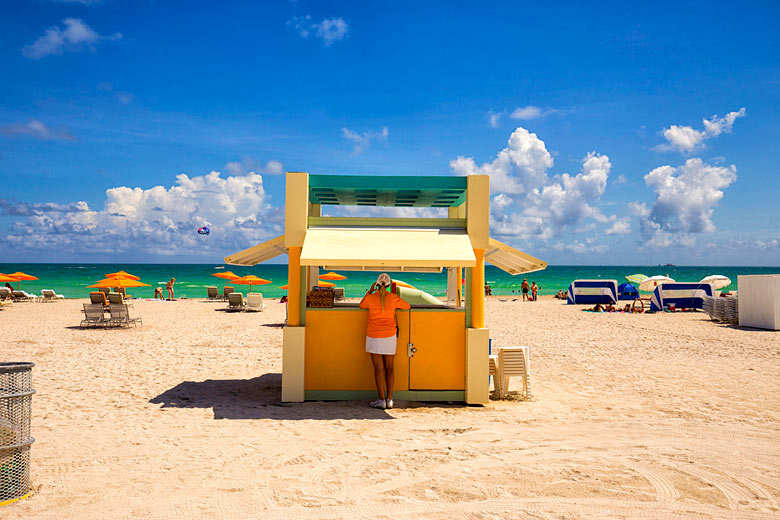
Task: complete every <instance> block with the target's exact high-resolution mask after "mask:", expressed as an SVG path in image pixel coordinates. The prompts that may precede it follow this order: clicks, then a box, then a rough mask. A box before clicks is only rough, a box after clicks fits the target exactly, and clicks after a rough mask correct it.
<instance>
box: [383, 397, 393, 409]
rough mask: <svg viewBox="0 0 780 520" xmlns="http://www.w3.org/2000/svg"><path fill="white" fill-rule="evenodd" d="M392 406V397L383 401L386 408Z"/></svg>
mask: <svg viewBox="0 0 780 520" xmlns="http://www.w3.org/2000/svg"><path fill="white" fill-rule="evenodd" d="M392 407H393V400H392V399H388V400H387V401H385V408H387V409H388V410H389V409H391V408H392Z"/></svg>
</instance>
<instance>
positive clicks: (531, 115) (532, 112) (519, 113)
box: [509, 105, 542, 121]
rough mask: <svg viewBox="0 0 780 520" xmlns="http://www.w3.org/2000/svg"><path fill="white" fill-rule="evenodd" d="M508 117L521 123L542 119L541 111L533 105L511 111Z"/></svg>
mask: <svg viewBox="0 0 780 520" xmlns="http://www.w3.org/2000/svg"><path fill="white" fill-rule="evenodd" d="M509 117H511V118H512V119H520V120H523V121H528V120H531V119H537V118H539V117H542V109H541V108H539V107H535V106H533V105H528V106H527V107H517V108H516V109H514V110H513V111H512V113H511V114H510V116H509Z"/></svg>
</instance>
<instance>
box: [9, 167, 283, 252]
mask: <svg viewBox="0 0 780 520" xmlns="http://www.w3.org/2000/svg"><path fill="white" fill-rule="evenodd" d="M266 199H267V197H266V193H265V189H264V187H263V178H262V176H260V175H258V174H248V175H245V176H240V177H237V176H228V177H222V176H221V174H220V173H219V172H211V173H209V174H207V175H202V176H195V177H189V176H187V175H186V174H180V175H178V176H177V177H176V182H175V183H174V185H173V186H170V187H165V186H155V187H153V188H150V189H143V188H130V187H125V186H122V187H116V188H111V189H108V190H106V200H105V203H104V205H103V209H101V210H92V209H90V208H89V206H88V205H87V203H86V202H77V203H73V204H70V205H67V206H63V207H62V208H58V207H56V206H52V205H48V206H47V205H41V204H38V205H35V204H33V205H26V206H22V205H17V206H18V207H20V208H22V209H18V208H17V210H16V211H15V213H16V214H21V215H23V218H22V219H21V220H19V221H16V222H14V224H13V226H12V231H11V234H10V235H9V236H8V238H7V240H8V241H10V243H11V244H13V247H14V248H16V249H17V250H24V251H35V250H44V249H45V250H48V251H51V250H52V249H62V250H64V251H68V252H71V253H95V252H106V253H113V254H121V253H126V252H134V253H137V252H141V253H144V254H149V255H159V254H161V255H177V254H188V255H211V256H213V255H214V253H215V252H218V253H220V254H226V253H229V252H233V251H235V250H238V249H242V248H245V247H247V246H250V245H253V244H255V243H257V242H260V241H262V240H263V239H266V238H268V237H269V236H272V235H274V234H281V233H282V232H283V227H284V224H283V221H284V219H283V211H281V210H279V209H275V208H272V207H271V206H269V204H268V203H267V200H266ZM0 206H1V205H0ZM5 213H6V214H12V213H14V209H13V208H12V209H10V210H9V209H6V210H5ZM203 225H208V226H210V227H211V235H210V236H209V237H208V238H205V237H202V236H200V235H198V234H197V232H196V230H197V228H198V227H200V226H203Z"/></svg>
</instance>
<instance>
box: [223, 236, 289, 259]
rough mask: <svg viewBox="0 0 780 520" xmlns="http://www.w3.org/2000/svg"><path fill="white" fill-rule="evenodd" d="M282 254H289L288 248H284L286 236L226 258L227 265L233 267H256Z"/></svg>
mask: <svg viewBox="0 0 780 520" xmlns="http://www.w3.org/2000/svg"><path fill="white" fill-rule="evenodd" d="M282 254H284V255H286V254H287V248H286V247H284V235H282V236H279V237H276V238H272V239H271V240H269V241H267V242H263V243H262V244H258V245H256V246H252V247H250V248H249V249H244V250H243V251H239V252H238V253H234V254H232V255H230V256H226V257H225V263H226V264H231V265H255V264H259V263H260V262H265V261H266V260H270V259H271V258H275V257H277V256H279V255H282Z"/></svg>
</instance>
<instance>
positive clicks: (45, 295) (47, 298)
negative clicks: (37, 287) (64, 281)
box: [41, 289, 65, 303]
mask: <svg viewBox="0 0 780 520" xmlns="http://www.w3.org/2000/svg"><path fill="white" fill-rule="evenodd" d="M41 298H42V299H41V301H42V302H44V303H46V302H53V301H54V300H61V299H63V298H65V297H64V296H63V295H61V294H57V293H55V292H54V291H52V290H51V289H42V290H41Z"/></svg>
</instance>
